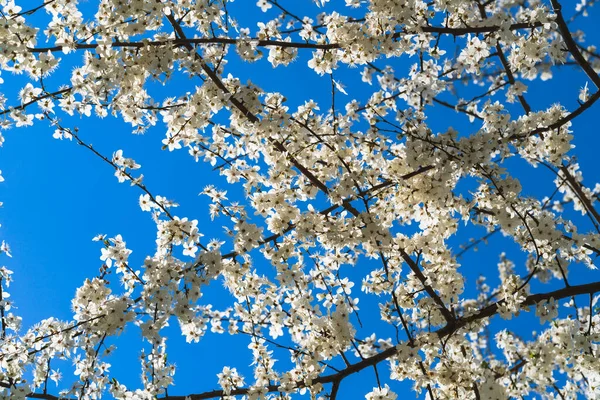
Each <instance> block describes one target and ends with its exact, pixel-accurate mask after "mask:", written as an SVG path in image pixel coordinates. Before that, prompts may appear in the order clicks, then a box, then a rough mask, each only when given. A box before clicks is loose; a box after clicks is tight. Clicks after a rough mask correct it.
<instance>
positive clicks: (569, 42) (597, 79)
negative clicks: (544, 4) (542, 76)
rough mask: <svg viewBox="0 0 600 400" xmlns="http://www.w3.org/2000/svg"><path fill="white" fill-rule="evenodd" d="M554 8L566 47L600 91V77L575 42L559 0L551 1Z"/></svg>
mask: <svg viewBox="0 0 600 400" xmlns="http://www.w3.org/2000/svg"><path fill="white" fill-rule="evenodd" d="M551 2H552V7H554V12H555V13H556V23H557V24H558V29H559V30H560V34H561V36H562V38H563V39H564V41H565V45H566V46H567V49H568V50H569V52H570V53H571V55H572V56H573V58H574V59H575V61H577V63H578V64H579V65H580V66H581V69H583V70H584V71H585V73H586V75H587V76H588V78H590V79H591V80H592V82H594V85H596V88H598V89H600V76H598V74H597V73H596V71H594V68H592V66H591V65H590V63H589V62H588V61H587V60H586V59H585V57H583V55H582V54H581V52H580V51H579V49H578V48H577V43H575V40H573V36H571V32H570V31H569V27H568V26H567V23H566V22H565V19H564V17H563V15H562V6H561V5H560V3H559V2H558V0H551Z"/></svg>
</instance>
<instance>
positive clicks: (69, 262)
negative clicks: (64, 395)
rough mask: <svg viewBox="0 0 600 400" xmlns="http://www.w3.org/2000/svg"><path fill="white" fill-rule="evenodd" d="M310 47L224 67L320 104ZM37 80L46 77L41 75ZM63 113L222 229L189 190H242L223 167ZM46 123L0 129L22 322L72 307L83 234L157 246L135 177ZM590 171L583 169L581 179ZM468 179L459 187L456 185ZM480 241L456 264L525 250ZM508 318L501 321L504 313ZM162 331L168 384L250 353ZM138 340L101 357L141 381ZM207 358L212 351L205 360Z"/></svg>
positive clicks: (587, 157) (534, 95)
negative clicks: (170, 363) (120, 174)
mask: <svg viewBox="0 0 600 400" xmlns="http://www.w3.org/2000/svg"><path fill="white" fill-rule="evenodd" d="M91 3H93V1H91V0H90V4H89V6H90V7H93V4H91ZM259 3H261V2H260V1H259ZM301 3H302V4H298V5H296V4H293V6H294V7H295V10H296V11H297V13H298V14H300V15H302V14H303V13H306V14H313V13H314V12H313V8H314V7H315V5H314V4H311V3H310V2H308V1H307V2H301ZM336 6H337V4H336V2H330V3H329V4H326V5H325V10H328V9H331V8H334V7H336ZM266 11H267V13H273V12H276V10H266ZM231 12H232V13H234V12H235V13H237V16H238V18H239V20H240V21H241V22H242V21H244V20H247V21H258V20H260V19H261V18H263V15H262V14H261V10H260V9H259V8H258V7H256V4H255V3H254V1H243V0H242V1H237V2H235V3H233V4H232V6H231ZM591 12H592V13H593V15H591V16H590V17H588V18H587V19H583V20H582V22H581V26H580V28H581V29H582V30H584V31H585V32H586V33H587V35H588V41H590V42H592V41H593V39H592V36H594V37H597V38H599V39H600V28H599V25H597V24H596V23H595V22H594V21H596V20H597V18H600V14H599V13H598V9H596V8H593V9H592V11H591ZM40 18H42V17H40ZM242 25H243V23H242ZM447 40H450V39H447ZM449 47H450V46H449ZM79 57H81V56H79ZM65 58H67V57H65ZM308 59H309V53H308V52H307V53H306V54H302V53H300V57H299V59H298V60H296V61H295V62H293V63H292V64H291V65H289V66H287V67H279V68H277V69H272V68H271V66H270V65H269V64H268V62H267V61H266V60H262V61H259V62H258V63H256V64H252V65H248V64H242V63H241V62H238V61H235V60H234V61H232V62H231V63H230V64H229V65H228V66H227V68H226V72H228V73H231V74H233V75H235V76H238V77H240V79H241V80H242V81H245V80H246V79H251V80H252V81H253V82H255V83H256V84H257V85H258V86H260V87H262V88H263V89H266V90H279V91H281V92H282V93H284V94H285V95H286V97H287V98H288V100H289V101H290V104H292V105H298V104H301V103H302V102H304V101H305V100H307V99H314V100H315V101H316V102H318V103H319V104H321V107H328V106H329V105H330V101H331V100H330V96H331V81H330V77H329V76H328V75H325V76H318V75H316V74H314V73H312V72H311V71H309V70H307V68H306V63H307V62H308ZM75 60H77V57H75ZM75 62H77V61H75ZM395 62H396V63H397V64H398V66H399V67H400V66H401V65H402V63H404V62H405V61H404V60H402V59H401V60H400V61H395ZM412 62H413V60H408V61H407V64H406V65H408V64H410V63H412ZM361 72H362V69H361V68H356V69H351V68H347V67H341V68H340V69H339V70H336V71H335V72H334V76H335V80H336V83H337V86H338V87H337V88H336V90H338V95H337V99H338V101H340V102H342V103H343V102H344V99H345V97H344V96H346V95H345V94H344V93H343V92H342V91H340V88H341V89H342V90H343V91H345V92H347V93H348V94H347V96H348V98H360V97H361V94H362V93H366V92H363V91H365V90H367V89H366V88H368V83H366V82H363V81H362V80H361V78H360V76H361ZM69 74H70V70H69V67H68V64H66V65H64V66H62V67H61V69H60V70H59V71H58V72H57V73H56V74H55V75H53V77H52V81H55V82H56V83H60V82H61V78H64V79H63V80H64V81H65V82H67V81H68V76H69ZM558 77H559V79H555V81H553V84H552V91H549V90H548V88H547V87H546V86H545V85H544V82H538V81H536V82H533V83H531V85H530V86H529V91H528V99H529V100H530V102H531V103H532V104H534V105H535V106H536V108H539V109H541V108H544V107H547V106H549V105H551V104H552V103H553V102H556V101H558V100H561V101H564V104H565V105H566V106H572V107H575V106H576V105H577V104H576V99H577V93H579V92H580V90H581V88H582V87H583V86H584V85H585V77H584V76H583V75H582V74H581V72H579V71H574V70H573V69H571V68H570V67H564V69H561V70H560V72H559V73H558ZM2 78H3V80H4V83H3V84H2V85H0V92H2V93H6V96H7V97H8V98H11V99H15V98H16V97H15V96H14V94H16V93H17V92H18V91H19V90H20V89H21V88H22V87H23V85H24V82H25V81H24V80H23V79H22V78H23V77H20V76H9V75H6V74H5V75H3V76H2ZM47 84H48V85H50V82H47ZM195 85H198V82H195V81H194V79H190V78H188V77H186V76H175V77H174V78H173V79H172V82H171V83H170V84H169V85H168V86H166V87H162V86H161V85H159V84H156V85H154V86H153V87H152V89H151V90H152V91H153V92H154V93H155V94H156V95H157V96H161V95H162V96H163V97H164V98H166V97H170V96H175V95H179V94H181V93H184V92H186V91H190V90H193V88H194V86H195ZM439 110H440V111H439V117H438V118H435V117H434V118H431V119H432V120H434V121H433V122H431V125H432V128H434V129H439V130H440V131H443V130H446V129H447V128H448V127H450V126H452V127H454V128H456V129H457V130H459V131H460V130H461V129H464V130H467V131H468V130H469V127H470V122H469V121H468V120H467V119H465V117H464V116H463V115H458V114H457V113H454V112H452V111H450V110H443V109H439ZM436 119H438V120H436ZM68 123H70V124H72V126H76V127H77V128H78V129H79V132H80V135H81V137H82V138H84V139H85V140H86V142H87V143H90V144H92V145H93V147H94V149H96V150H97V151H98V152H100V153H102V154H104V155H106V156H109V157H110V156H111V155H112V154H113V153H114V152H115V151H117V149H125V152H126V155H127V156H130V157H132V158H134V159H135V160H136V162H138V163H139V164H141V165H142V171H143V174H144V182H145V184H146V186H147V187H148V188H150V189H151V190H152V191H153V192H155V193H157V194H160V195H162V196H165V197H167V198H169V199H172V200H174V201H176V202H177V203H178V204H179V207H178V208H176V209H175V211H176V213H180V214H181V215H186V216H193V217H194V218H196V219H198V221H199V223H198V224H199V226H200V227H201V231H202V232H203V234H204V235H205V236H206V237H207V238H212V237H215V238H217V237H223V236H224V234H223V229H222V228H221V224H220V223H219V220H215V221H213V220H211V219H210V216H209V214H208V204H209V201H208V199H207V198H206V197H204V196H199V195H198V193H199V192H201V191H202V190H203V189H204V188H205V186H207V185H214V186H216V187H217V188H218V189H220V190H227V191H228V197H229V198H230V199H232V198H233V199H236V198H237V199H239V200H240V201H243V200H244V199H243V197H242V196H243V195H242V191H241V190H240V189H239V188H236V187H233V186H230V185H228V184H227V182H226V181H225V179H224V178H223V177H219V176H218V174H216V173H214V172H213V166H212V165H210V164H209V163H202V162H198V163H197V162H195V161H194V160H193V158H191V157H182V156H181V154H179V153H177V152H170V151H168V150H163V149H161V146H162V143H161V141H162V140H163V138H164V132H163V130H162V129H163V128H162V126H161V125H160V124H159V125H158V126H157V127H155V128H151V129H149V130H148V131H147V132H146V133H145V134H144V135H133V134H131V127H130V126H129V125H127V124H124V123H122V122H120V121H119V120H118V119H116V118H113V117H110V116H109V117H106V118H103V119H100V118H98V117H94V116H92V117H89V118H74V119H72V120H69V121H68ZM573 131H574V132H575V133H574V136H575V139H574V141H573V143H574V144H575V145H576V146H577V148H578V150H579V151H578V155H579V163H580V165H581V166H582V169H583V170H584V171H590V172H592V171H597V167H596V166H597V149H598V148H599V145H600V140H599V139H598V137H599V135H598V124H597V121H596V118H595V116H594V113H593V112H589V113H585V114H584V115H582V116H581V117H579V118H578V119H576V120H575V121H574V124H573ZM52 134H53V128H51V127H50V126H48V124H45V123H44V122H43V121H42V122H41V123H37V124H36V125H35V126H34V127H31V128H27V129H20V130H15V129H13V130H10V131H8V132H6V134H5V138H6V141H5V143H4V145H3V147H2V149H0V169H1V170H2V175H3V177H4V178H5V180H6V181H5V182H3V183H2V184H1V185H0V197H1V200H2V201H3V203H4V206H3V208H2V209H1V210H0V222H1V223H2V227H1V228H0V229H1V231H0V237H1V238H6V239H7V241H9V242H10V246H11V248H12V258H11V259H4V260H3V262H4V263H6V265H7V266H9V267H10V268H11V269H13V270H14V271H15V274H14V284H13V285H12V287H11V288H12V290H11V294H12V298H11V300H12V301H13V302H14V303H15V305H16V308H17V309H18V311H19V314H20V315H22V316H23V318H24V321H23V322H24V326H26V327H27V326H30V325H31V324H34V323H36V322H37V321H39V320H41V319H43V318H48V317H50V316H55V317H57V318H61V319H69V318H71V316H72V313H71V299H72V297H73V295H74V292H75V289H76V288H77V287H79V286H80V285H81V283H82V282H83V280H85V279H86V278H88V277H90V276H94V275H97V273H98V270H99V268H100V266H101V265H102V261H100V259H99V257H100V255H101V253H100V248H101V246H100V245H99V243H98V242H93V241H92V238H93V237H95V236H96V235H98V234H108V236H114V235H116V234H121V235H122V237H123V240H125V241H126V242H127V245H128V248H130V249H133V253H132V255H131V257H130V262H129V263H130V265H132V266H135V265H142V264H143V260H144V258H145V256H146V255H147V254H152V253H153V250H154V247H155V239H156V238H155V235H156V232H155V225H154V223H153V222H152V221H151V219H150V217H149V215H148V214H147V213H144V212H142V211H141V210H140V205H139V196H140V194H142V193H140V191H139V190H138V188H136V187H131V186H129V185H127V184H125V185H122V184H119V183H118V181H117V179H115V177H114V176H113V171H112V169H111V167H110V166H109V165H107V164H106V163H104V162H103V161H102V160H100V159H99V158H98V157H96V156H94V155H93V154H92V153H91V152H90V151H89V150H87V149H85V148H84V147H82V146H79V145H77V144H76V143H74V142H71V141H67V140H57V139H55V138H53V136H52ZM512 168H514V170H515V171H518V174H517V175H518V176H519V177H520V178H521V182H522V184H523V187H524V191H525V192H526V193H531V194H532V195H537V196H540V195H543V194H544V193H548V191H549V190H551V188H545V187H541V186H539V185H538V184H537V182H538V176H539V174H542V175H543V174H545V173H547V172H545V171H544V170H543V168H542V167H540V168H537V169H533V168H531V167H530V166H526V165H524V164H523V165H522V164H520V163H518V162H515V163H514V165H512ZM599 177H600V176H599V175H597V176H585V178H586V180H587V179H589V180H590V181H591V182H593V181H595V180H597V179H598V178H599ZM467 186H468V185H467ZM469 189H470V188H469V187H465V188H464V190H465V193H468V191H469ZM576 218H579V217H576ZM467 233H472V237H474V238H479V237H481V236H482V235H483V234H484V233H485V232H484V231H482V230H478V229H475V228H473V229H472V230H469V231H467ZM468 239H469V238H468V237H460V238H455V240H457V243H458V242H459V241H461V242H467V241H468ZM479 247H480V251H478V252H476V251H470V252H467V253H465V255H464V256H463V257H464V258H463V260H464V261H465V265H477V264H478V263H480V264H481V265H482V266H485V267H486V268H488V267H489V266H490V265H492V266H493V265H495V263H496V262H497V260H495V259H494V260H492V262H490V260H489V259H488V256H489V255H494V257H495V255H496V254H498V253H499V252H501V251H505V252H506V253H508V254H510V256H511V257H512V258H513V259H514V260H515V261H519V260H520V261H523V260H524V259H525V257H524V256H523V255H519V254H517V253H516V252H518V248H517V246H515V245H514V244H512V242H511V241H510V240H509V239H505V238H503V237H502V235H501V234H497V235H494V236H493V237H490V239H489V246H487V247H486V246H479ZM369 262H370V261H369V260H362V261H361V263H359V264H358V265H357V266H356V267H355V269H356V270H357V271H356V270H352V271H348V272H346V273H347V274H348V275H349V276H361V275H364V274H363V272H364V270H362V271H361V270H360V268H364V269H368V265H369ZM265 273H268V272H265ZM464 273H465V274H466V276H467V277H468V279H470V280H469V281H468V283H467V287H468V289H467V290H474V284H475V280H476V278H477V276H478V275H479V274H481V273H482V271H478V270H473V271H466V272H464ZM353 274H357V275H353ZM589 274H595V273H594V272H593V271H592V272H589V271H580V270H578V271H577V272H576V273H574V274H573V275H572V276H571V277H570V278H571V280H572V281H571V282H572V283H584V282H586V281H587V280H588V279H590V275H589ZM218 286H219V282H218V281H216V282H212V283H211V285H210V287H209V288H208V289H207V293H206V294H205V296H206V298H207V299H210V301H211V302H212V303H213V304H214V305H215V307H219V305H221V304H226V303H227V301H225V299H223V298H222V297H221V296H223V293H224V291H223V290H222V289H221V288H219V287H218ZM374 306H375V304H365V307H374ZM364 315H369V314H364ZM370 315H371V317H369V318H368V319H366V320H363V321H362V323H363V324H365V325H370V324H377V323H378V322H377V320H378V314H377V312H374V313H372V314H370ZM371 318H372V320H371ZM507 324H508V326H510V322H507ZM514 328H515V329H517V330H519V331H521V332H523V334H527V333H528V331H531V330H532V329H533V327H530V326H527V325H524V326H518V327H514ZM171 330H172V332H171ZM168 331H169V334H168V338H169V339H168V340H169V345H170V349H169V357H172V358H171V360H175V363H176V365H177V367H178V368H177V372H176V375H175V379H176V386H175V388H176V390H177V392H178V393H190V392H200V391H203V390H208V389H210V388H213V387H216V374H217V373H218V372H221V365H224V364H229V365H237V366H242V367H238V368H240V370H241V371H242V372H244V371H243V366H244V365H245V361H240V360H250V357H249V350H248V349H246V342H245V341H244V340H243V338H241V337H239V336H234V337H231V336H228V335H222V336H218V335H207V336H205V337H204V338H203V339H202V340H201V341H200V343H199V344H186V343H185V340H184V338H182V337H181V335H180V334H179V328H178V326H177V324H174V325H173V326H172V327H171V328H168ZM140 342H141V340H140V333H139V332H138V331H136V329H129V330H128V331H126V332H124V333H123V334H122V337H121V338H119V339H118V342H116V343H115V344H116V345H117V347H118V349H117V350H116V352H115V354H114V356H113V357H112V358H111V359H110V360H111V361H110V362H111V364H112V367H111V369H112V371H113V372H114V373H115V374H116V375H118V376H120V377H121V379H122V381H123V382H124V383H131V384H132V385H134V384H137V383H139V382H138V380H139V376H138V375H139V363H138V359H137V357H138V356H139V352H140ZM215 359H218V360H219V362H218V363H214V360H215ZM227 360H231V361H230V362H228V361H227ZM246 364H247V363H246ZM213 367H214V368H213ZM70 368H71V367H69V366H64V367H61V370H63V371H64V372H63V373H64V374H65V375H66V374H69V373H71V371H70ZM199 370H201V371H202V372H201V375H199V374H198V373H197V371H199ZM373 374H374V372H373V371H371V370H369V371H364V372H362V373H361V374H359V375H357V378H356V379H353V380H351V381H349V382H350V384H347V383H346V382H345V384H344V385H343V387H342V389H341V392H340V398H359V397H362V395H360V396H359V394H364V393H366V392H367V391H368V390H370V389H369V388H370V387H371V386H372V380H373V376H372V375H373ZM363 381H368V383H367V384H366V386H364V387H363V386H362V385H361V382H363ZM396 385H397V386H396V390H397V391H398V392H402V390H408V389H409V388H410V385H409V384H396ZM406 393H408V392H406ZM407 398H408V397H407Z"/></svg>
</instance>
